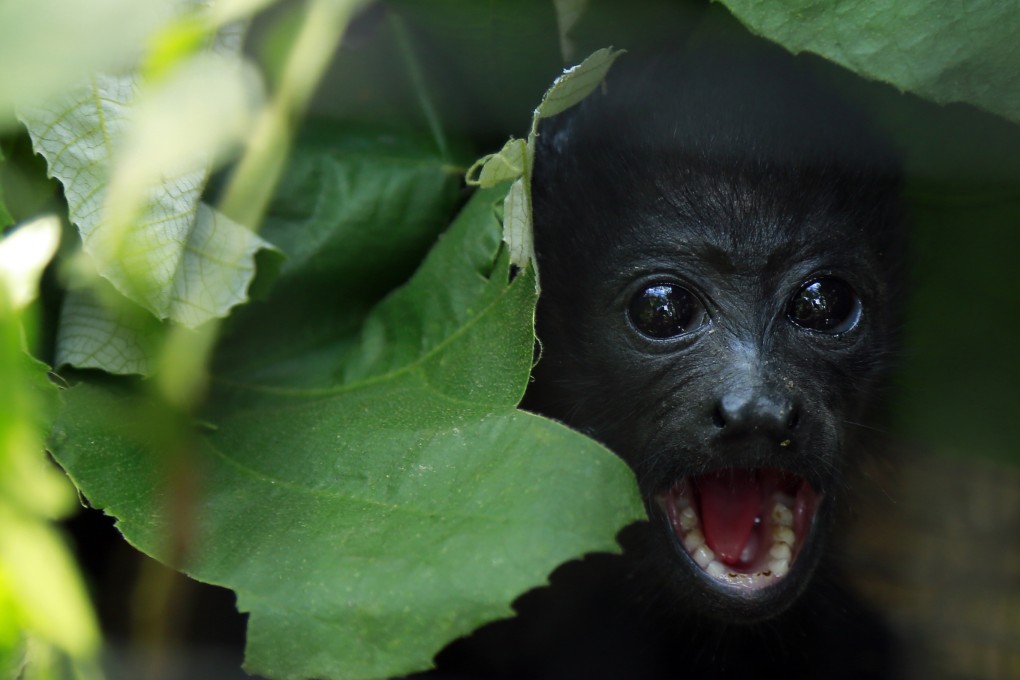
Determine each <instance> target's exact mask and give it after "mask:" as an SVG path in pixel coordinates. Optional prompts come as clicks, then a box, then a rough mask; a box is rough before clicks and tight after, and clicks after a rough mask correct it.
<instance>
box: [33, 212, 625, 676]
mask: <svg viewBox="0 0 1020 680" xmlns="http://www.w3.org/2000/svg"><path fill="white" fill-rule="evenodd" d="M501 198H502V197H501V195H500V194H498V193H495V194H494V193H492V192H483V193H481V194H479V195H476V196H475V197H474V198H473V199H472V201H471V202H470V203H469V205H468V206H467V207H466V208H465V209H464V211H462V213H461V215H460V217H459V218H458V219H457V221H456V222H455V223H454V225H453V227H452V228H451V229H450V231H449V232H448V233H447V234H445V235H444V237H443V238H442V240H441V241H440V242H439V243H438V244H437V246H436V247H435V248H434V249H433V251H432V252H431V253H430V255H429V258H428V259H427V260H426V262H425V263H424V264H423V266H422V267H421V269H420V270H419V272H418V273H417V274H416V275H415V276H414V277H413V278H412V279H411V281H410V282H409V283H408V284H407V286H406V287H403V288H401V289H399V290H398V291H397V292H395V293H394V294H393V295H392V296H390V297H388V298H387V299H386V300H385V301H384V302H382V303H381V305H380V306H379V307H377V309H376V310H375V311H374V312H373V315H372V317H371V321H370V322H369V323H368V324H366V326H365V328H366V330H365V331H364V333H365V334H367V335H363V336H362V337H363V338H365V337H367V336H371V338H372V342H365V343H361V344H357V343H355V345H353V346H354V347H355V348H356V349H355V350H353V351H352V353H351V359H350V364H349V365H351V366H355V365H357V366H360V368H359V369H358V370H352V371H350V373H349V374H348V376H347V378H348V381H347V382H343V381H342V379H340V378H335V381H334V383H333V384H332V385H329V386H325V387H317V388H308V387H301V386H300V384H297V385H295V386H289V385H287V384H286V379H285V378H281V377H280V376H277V380H276V381H275V382H274V383H271V384H266V383H261V384H260V383H257V382H245V381H244V380H243V376H234V377H233V378H231V380H229V381H223V382H221V383H219V384H217V385H215V387H214V394H213V396H212V398H211V400H210V408H209V409H208V411H207V413H205V414H204V415H203V419H204V420H207V421H208V422H210V423H212V424H213V426H214V429H212V430H211V431H209V432H205V433H203V434H201V435H196V448H195V449H194V450H195V451H196V453H195V459H194V460H193V461H192V463H193V465H194V466H195V469H198V470H201V472H202V476H201V479H200V481H199V484H198V487H197V493H196V496H197V497H196V502H195V506H194V511H193V516H194V517H195V521H194V525H193V526H192V527H191V533H190V535H192V536H193V537H194V539H193V543H192V545H191V548H190V551H189V557H188V558H187V559H186V560H185V561H184V564H183V565H182V566H183V568H184V570H185V571H186V572H187V573H189V574H191V575H193V576H194V577H196V578H198V579H201V580H204V581H209V582H212V583H217V584H221V585H226V586H228V587H231V588H233V589H234V590H235V591H236V592H237V593H238V605H239V607H240V608H241V609H242V610H243V611H247V612H249V613H250V617H249V630H248V652H247V667H248V668H249V670H251V671H254V672H258V673H261V674H265V675H268V676H270V677H279V678H303V677H322V678H332V677H379V676H387V675H393V674H400V673H405V672H409V671H411V670H415V669H420V668H425V667H427V666H428V665H429V663H430V659H431V657H432V656H433V654H434V653H435V652H436V651H437V650H438V649H439V648H441V647H442V646H443V645H444V644H445V643H446V642H448V641H449V640H451V639H453V638H455V637H457V636H460V635H463V634H465V633H467V632H469V631H471V630H472V629H474V628H475V627H477V626H478V625H480V624H481V623H483V622H485V621H488V620H491V619H493V618H498V617H502V616H509V615H510V614H511V610H510V607H509V602H510V601H511V600H512V599H513V598H514V597H515V596H516V595H518V594H520V593H521V592H523V591H524V590H526V589H528V588H530V587H533V586H535V585H537V584H540V583H542V582H543V581H544V579H545V578H546V576H547V574H548V573H549V571H550V570H551V569H552V568H553V567H554V566H555V565H557V564H558V563H560V562H562V561H563V560H565V559H569V558H570V557H574V556H578V555H580V554H583V553H585V552H587V551H591V550H614V549H616V546H615V543H614V540H613V536H614V534H615V532H616V531H617V530H618V529H619V528H620V527H621V526H622V525H623V524H624V523H626V522H629V521H632V520H635V519H637V518H639V517H640V516H642V515H643V511H642V509H641V504H640V501H639V499H638V497H637V493H636V488H634V484H633V477H632V475H631V473H630V472H629V470H628V469H627V468H626V466H625V465H624V464H623V463H622V462H621V461H620V460H619V459H618V458H616V457H615V456H613V455H612V454H611V453H609V452H608V451H606V450H605V449H603V448H601V447H600V446H598V445H596V444H594V443H593V442H591V441H590V440H587V439H586V438H584V437H582V436H581V435H578V434H576V433H573V432H570V431H569V430H567V429H566V428H564V427H562V426H560V425H557V424H555V423H552V422H550V421H548V420H546V419H544V418H541V417H538V416H533V415H530V414H526V413H523V412H520V411H517V410H516V409H515V405H516V403H517V401H518V400H519V398H520V396H521V394H522V393H523V389H524V386H525V384H526V381H527V376H528V373H529V372H530V367H531V360H532V351H533V347H532V342H533V336H532V327H531V324H530V323H527V322H526V321H527V320H528V319H529V318H530V317H531V314H532V308H533V305H534V302H535V287H534V282H533V281H532V274H531V272H530V271H529V270H525V271H522V272H521V273H520V274H519V275H518V276H517V277H516V279H514V280H513V282H511V283H507V281H508V277H509V273H510V270H509V262H508V257H507V255H506V252H505V250H504V249H503V247H502V246H501V233H500V232H501V227H500V225H499V222H498V221H497V219H496V217H495V206H496V204H497V203H498V201H499V200H501ZM415 308H418V309H420V310H428V314H425V313H419V312H417V311H415ZM522 321H523V322H522ZM253 341H254V342H258V341H259V340H258V339H255V340H253ZM237 342H241V340H240V339H238V340H237ZM322 368H323V370H324V371H327V372H328V371H329V370H330V369H331V367H330V366H329V365H324V366H323V367H322ZM131 399H132V396H131V392H130V391H129V390H128V389H127V388H122V387H116V386H109V385H107V386H101V385H80V386H78V387H75V388H73V389H71V390H70V391H69V392H68V393H67V395H66V401H67V408H66V410H65V412H64V413H63V415H62V417H61V419H60V421H59V423H58V425H57V428H56V431H57V435H56V436H55V438H54V440H53V447H54V453H55V455H56V457H57V458H58V460H59V461H60V462H61V464H62V465H64V466H65V467H66V468H67V469H68V471H69V474H70V475H71V476H72V478H73V479H74V480H75V481H76V483H77V484H78V485H79V486H80V488H81V489H83V491H84V493H85V494H86V495H87V496H88V497H89V499H90V501H91V502H92V503H93V504H95V505H97V506H99V507H103V508H105V509H106V510H107V512H109V513H111V514H113V515H114V516H116V517H118V518H119V519H120V524H119V526H120V528H121V529H122V531H124V533H125V535H126V536H127V537H128V539H129V540H131V541H132V542H133V543H135V544H136V545H138V546H140V547H141V548H143V549H144V550H146V551H147V552H150V553H152V554H154V555H156V556H157V557H161V558H163V559H169V558H170V556H171V553H170V552H169V550H168V548H167V546H166V539H167V529H168V527H169V526H172V524H173V515H172V513H170V511H169V510H168V506H167V504H166V503H165V499H166V496H165V493H166V486H165V482H166V480H165V479H164V478H162V477H161V475H160V473H159V470H160V465H158V464H157V462H158V455H159V453H158V452H156V451H153V450H151V435H150V434H147V431H146V429H145V427H144V425H142V424H140V423H143V422H144V419H135V418H133V417H132V415H131V414H132V412H131V409H130V404H131ZM133 423H134V424H133ZM154 457H156V458H154ZM109 469H117V470H118V475H109V474H106V471H107V470H109ZM140 489H144V490H151V492H142V493H139V490H140Z"/></svg>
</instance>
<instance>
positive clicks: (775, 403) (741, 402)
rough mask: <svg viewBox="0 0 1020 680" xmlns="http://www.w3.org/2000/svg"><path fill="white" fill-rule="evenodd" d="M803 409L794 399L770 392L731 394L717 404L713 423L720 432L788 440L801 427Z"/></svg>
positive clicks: (713, 414) (724, 396)
mask: <svg viewBox="0 0 1020 680" xmlns="http://www.w3.org/2000/svg"><path fill="white" fill-rule="evenodd" d="M799 419H800V409H799V408H798V407H797V404H796V403H794V402H793V401H792V400H791V399H787V398H785V397H782V396H779V395H775V394H770V393H767V392H730V393H729V394H725V395H723V397H722V398H721V399H720V400H719V402H718V403H717V404H716V407H715V411H714V412H713V413H712V422H713V423H715V426H716V427H718V428H719V429H725V430H728V431H732V432H734V433H736V432H755V431H762V432H764V433H771V434H774V435H776V436H779V437H786V436H787V435H788V434H789V432H790V431H791V430H793V429H794V428H795V427H797V422H798V420H799Z"/></svg>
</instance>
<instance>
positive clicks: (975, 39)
mask: <svg viewBox="0 0 1020 680" xmlns="http://www.w3.org/2000/svg"><path fill="white" fill-rule="evenodd" d="M722 2H723V4H724V5H726V6H727V7H729V8H730V10H731V11H732V12H733V13H734V14H735V15H737V17H738V18H739V19H740V20H741V21H743V22H744V23H745V24H746V25H747V26H749V27H750V28H751V30H753V31H755V32H756V33H759V34H761V35H763V36H765V37H767V38H769V39H771V40H775V41H776V42H778V43H780V44H782V45H784V46H785V47H786V48H787V49H789V50H791V51H793V52H795V53H796V52H801V51H809V52H815V53H817V54H820V55H822V56H824V57H826V58H827V59H830V60H832V61H834V62H836V63H837V64H841V65H843V66H845V67H847V68H849V69H851V70H853V71H856V72H857V73H859V74H861V75H863V76H866V77H869V78H875V79H878V80H882V81H885V82H888V83H891V84H893V85H895V86H896V87H898V88H900V89H903V90H907V91H909V92H913V93H915V94H919V95H921V96H923V97H926V98H928V99H931V100H933V101H936V102H939V103H950V102H968V103H970V104H974V105H976V106H979V107H981V108H984V109H986V110H988V111H991V112H993V113H997V114H999V115H1001V116H1005V117H1006V118H1009V119H1011V120H1013V121H1020V42H1018V41H1017V39H1016V28H1017V26H1018V25H1020V5H1018V4H1017V3H1014V2H995V1H994V0H983V1H981V2H972V3H968V5H967V6H966V9H965V10H961V11H949V10H947V9H946V8H944V7H941V6H940V5H938V4H935V3H932V2H929V1H928V0H894V1H893V0H886V1H884V2H870V1H868V0H853V1H851V2H835V1H833V0H774V1H772V2H757V1H754V0H722Z"/></svg>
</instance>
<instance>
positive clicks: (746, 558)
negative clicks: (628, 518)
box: [656, 469, 820, 590]
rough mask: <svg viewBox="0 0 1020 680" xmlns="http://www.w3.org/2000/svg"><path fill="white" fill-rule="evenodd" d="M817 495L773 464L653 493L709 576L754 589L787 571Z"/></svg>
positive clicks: (697, 478)
mask: <svg viewBox="0 0 1020 680" xmlns="http://www.w3.org/2000/svg"><path fill="white" fill-rule="evenodd" d="M819 499H820V496H819V494H818V493H817V492H816V491H815V490H814V489H813V488H812V487H811V485H810V484H809V483H808V482H807V481H806V480H804V479H802V478H800V477H798V476H796V475H794V474H792V473H789V472H785V471H782V470H775V469H754V470H748V469H730V470H723V471H720V472H715V473H711V474H707V475H699V476H695V477H688V478H686V479H683V480H681V481H679V482H677V483H676V484H675V485H674V486H673V487H672V488H671V489H669V491H667V492H665V493H662V494H659V495H657V496H656V502H657V503H658V505H659V507H660V508H661V509H662V510H663V512H664V513H665V515H666V517H667V519H668V520H669V524H670V526H671V527H672V529H673V532H674V533H675V534H676V537H677V539H679V542H680V544H681V545H682V546H683V547H684V549H685V550H686V551H687V553H688V554H689V555H690V556H691V559H693V561H694V562H695V563H696V564H697V565H698V566H699V567H701V569H702V570H703V571H704V572H705V573H706V574H707V575H708V576H709V577H711V578H712V579H713V580H714V581H716V582H718V583H719V584H720V585H725V586H732V587H738V588H747V589H755V590H757V589H761V588H766V587H768V586H770V585H773V584H774V583H776V582H777V581H779V580H781V579H782V578H783V577H784V576H786V574H787V573H788V572H789V571H790V568H791V566H792V565H793V563H794V561H795V560H796V558H797V555H798V554H799V553H800V551H801V549H802V548H803V546H804V544H805V542H806V540H807V538H808V536H809V535H810V533H811V527H812V524H813V520H814V516H815V511H816V510H817V508H818V504H819Z"/></svg>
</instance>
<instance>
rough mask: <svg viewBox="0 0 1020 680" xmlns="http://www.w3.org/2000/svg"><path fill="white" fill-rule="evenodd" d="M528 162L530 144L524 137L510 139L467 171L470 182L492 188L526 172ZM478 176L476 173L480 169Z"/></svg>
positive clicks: (484, 187)
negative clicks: (497, 150)
mask: <svg viewBox="0 0 1020 680" xmlns="http://www.w3.org/2000/svg"><path fill="white" fill-rule="evenodd" d="M527 162H528V144H527V142H525V141H524V140H523V139H509V140H507V142H506V144H504V145H503V148H502V149H500V150H499V152H498V153H494V154H489V155H488V156H484V157H482V158H481V159H479V160H478V161H477V162H476V163H475V164H474V165H473V166H471V168H470V169H469V170H468V171H467V181H468V184H471V185H473V186H480V187H482V188H483V189H491V188H492V187H494V186H496V185H497V184H499V183H501V182H506V181H508V180H514V179H517V178H518V177H520V176H521V175H523V174H524V170H525V169H526V168H527ZM479 167H480V168H481V171H480V172H478V177H477V178H475V177H474V174H475V172H476V171H478V168H479Z"/></svg>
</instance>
